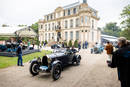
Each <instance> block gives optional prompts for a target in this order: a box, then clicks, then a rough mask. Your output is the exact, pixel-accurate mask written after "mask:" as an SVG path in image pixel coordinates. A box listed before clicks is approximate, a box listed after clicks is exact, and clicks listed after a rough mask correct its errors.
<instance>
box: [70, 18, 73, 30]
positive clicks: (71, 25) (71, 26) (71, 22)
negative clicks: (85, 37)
mask: <svg viewBox="0 0 130 87" xmlns="http://www.w3.org/2000/svg"><path fill="white" fill-rule="evenodd" d="M70 28H73V19H71V20H70Z"/></svg>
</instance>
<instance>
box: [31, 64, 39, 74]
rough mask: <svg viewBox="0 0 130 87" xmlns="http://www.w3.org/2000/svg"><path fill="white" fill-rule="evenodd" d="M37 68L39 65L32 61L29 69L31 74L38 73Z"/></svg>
mask: <svg viewBox="0 0 130 87" xmlns="http://www.w3.org/2000/svg"><path fill="white" fill-rule="evenodd" d="M38 69H39V65H38V64H37V63H36V62H32V63H31V65H30V69H29V71H30V73H31V74H32V75H33V76H35V75H38V74H39V72H38Z"/></svg>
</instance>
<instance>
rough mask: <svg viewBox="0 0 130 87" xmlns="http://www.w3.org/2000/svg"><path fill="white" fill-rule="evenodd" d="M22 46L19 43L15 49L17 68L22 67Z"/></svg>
mask: <svg viewBox="0 0 130 87" xmlns="http://www.w3.org/2000/svg"><path fill="white" fill-rule="evenodd" d="M22 46H23V44H22V43H20V44H19V46H18V48H17V51H16V53H17V56H18V62H17V65H18V66H23V59H22Z"/></svg>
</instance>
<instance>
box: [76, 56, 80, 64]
mask: <svg viewBox="0 0 130 87" xmlns="http://www.w3.org/2000/svg"><path fill="white" fill-rule="evenodd" d="M80 60H81V56H79V57H78V58H76V65H80Z"/></svg>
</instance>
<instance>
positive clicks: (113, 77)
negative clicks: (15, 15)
mask: <svg viewBox="0 0 130 87" xmlns="http://www.w3.org/2000/svg"><path fill="white" fill-rule="evenodd" d="M80 54H81V56H82V61H81V64H80V65H79V66H69V67H66V68H65V69H64V71H63V72H62V74H61V78H60V79H59V80H57V81H53V80H52V78H51V75H50V74H45V73H40V74H39V75H38V76H35V77H33V76H31V74H30V73H29V63H26V64H24V67H17V66H13V67H9V68H6V69H1V70H0V87H120V83H119V81H118V79H117V72H116V69H111V68H108V67H107V65H106V62H105V61H106V57H107V56H106V54H105V53H103V54H101V55H100V54H93V55H92V54H90V53H89V52H88V51H86V50H81V52H80Z"/></svg>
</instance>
